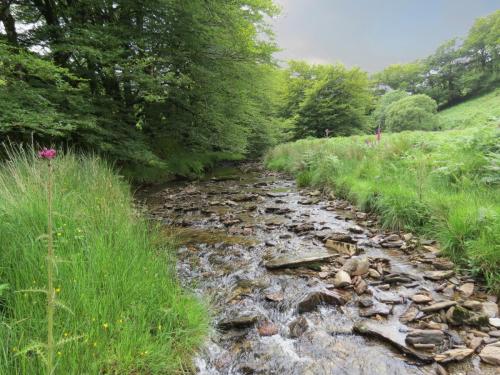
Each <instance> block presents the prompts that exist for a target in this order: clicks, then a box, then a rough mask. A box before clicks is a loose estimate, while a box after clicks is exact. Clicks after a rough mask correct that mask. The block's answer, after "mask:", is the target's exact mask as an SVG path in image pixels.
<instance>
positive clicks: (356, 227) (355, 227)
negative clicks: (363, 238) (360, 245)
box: [347, 225, 364, 234]
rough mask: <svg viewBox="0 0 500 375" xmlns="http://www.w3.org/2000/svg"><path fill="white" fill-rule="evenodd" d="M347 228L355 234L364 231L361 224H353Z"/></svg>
mask: <svg viewBox="0 0 500 375" xmlns="http://www.w3.org/2000/svg"><path fill="white" fill-rule="evenodd" d="M347 230H348V231H349V232H351V233H355V234H361V233H363V232H364V230H363V228H361V227H360V226H359V225H351V226H350V227H349V228H347Z"/></svg>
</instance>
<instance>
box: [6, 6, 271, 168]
mask: <svg viewBox="0 0 500 375" xmlns="http://www.w3.org/2000/svg"><path fill="white" fill-rule="evenodd" d="M276 10H277V9H276V7H275V6H274V5H273V3H272V0H236V1H231V2H227V1H222V0H207V1H203V2H201V1H197V0H144V1H132V0H116V1H113V2H109V1H104V2H103V1H98V0H88V1H85V2H73V1H72V2H70V1H63V0H53V1H41V0H26V1H17V0H3V1H2V2H0V21H1V22H2V23H3V25H4V28H3V29H4V30H5V32H4V36H3V37H2V35H1V34H0V39H4V40H5V42H6V43H7V44H8V45H9V46H10V47H11V48H14V47H15V48H19V49H18V51H19V52H21V56H28V55H29V56H30V58H31V60H30V61H37V62H39V63H40V64H42V62H43V63H44V64H46V66H47V67H48V66H51V69H55V70H56V71H57V70H58V69H62V70H60V71H58V72H59V74H58V75H56V76H55V77H58V79H57V80H55V79H54V80H44V81H41V80H36V82H35V81H34V80H33V77H30V79H29V80H26V79H25V77H21V78H19V77H18V76H16V74H15V73H11V74H9V75H8V76H7V78H8V80H7V85H9V86H15V85H24V89H23V90H25V91H26V92H25V94H26V95H31V96H33V98H37V100H42V101H43V100H45V101H48V103H49V107H50V108H53V110H54V111H56V112H57V113H58V114H61V113H64V114H65V115H66V118H65V122H64V124H66V125H67V128H68V129H67V131H66V132H65V133H64V134H63V133H61V132H58V131H57V130H58V127H60V122H59V121H58V120H57V119H56V118H55V117H54V116H52V118H47V119H46V120H45V121H44V124H45V125H44V126H45V127H48V128H50V129H49V130H50V131H44V130H43V129H42V128H37V127H36V126H31V125H29V123H28V121H27V117H29V116H28V115H27V114H25V116H24V117H25V118H23V117H20V116H19V114H16V113H14V112H12V113H11V115H10V117H11V118H10V120H8V121H10V122H8V123H10V124H11V125H8V127H6V125H3V126H4V128H3V131H4V132H5V133H6V134H7V135H9V137H10V138H12V139H14V140H21V139H20V138H19V133H20V131H19V129H24V130H22V131H21V133H28V132H29V133H33V135H34V138H35V139H38V138H42V136H47V137H49V138H50V137H53V136H56V135H58V136H60V137H61V138H62V139H64V140H68V141H71V143H73V144H75V145H76V146H82V147H92V148H93V149H97V150H100V151H103V152H105V153H106V154H108V155H110V156H112V157H113V158H114V159H116V160H118V161H119V162H120V164H130V163H141V164H149V165H153V166H163V167H169V166H170V167H171V166H174V165H175V166H177V165H178V163H177V160H175V161H174V160H173V159H182V158H184V157H186V158H187V157H189V158H190V159H191V160H195V159H198V160H200V161H201V162H202V161H203V160H206V157H207V155H212V156H213V155H217V154H218V155H221V157H225V156H226V155H228V154H233V155H236V154H238V155H245V154H246V153H248V152H250V151H254V150H256V149H257V148H259V147H260V146H259V147H256V146H255V145H252V144H251V143H252V142H253V140H255V141H256V138H255V137H252V134H256V133H262V132H263V131H264V130H265V129H267V128H268V127H269V126H270V125H269V123H271V122H272V118H271V117H272V116H273V113H274V112H273V110H271V108H270V106H269V103H274V102H273V100H271V99H269V100H268V98H269V96H270V95H272V93H269V86H268V85H267V84H266V80H269V77H270V76H272V75H273V74H274V73H273V72H272V69H271V66H272V59H271V56H272V53H273V52H274V51H275V50H276V47H275V45H274V42H273V40H272V36H271V35H270V31H269V28H268V26H267V24H266V17H269V16H272V15H274V14H275V13H276ZM21 23H22V24H24V25H28V26H29V27H25V26H24V27H22V28H21V27H17V26H18V25H19V24H21ZM265 35H269V36H270V38H263V37H262V36H265ZM17 46H19V47H17ZM29 50H31V51H36V52H31V53H30V54H28V51H29ZM10 51H11V52H9V53H10V55H11V56H12V55H13V54H16V53H17V52H15V51H14V50H12V49H11V50H10ZM11 58H14V57H11ZM25 64H27V66H25ZM29 64H30V62H28V61H27V60H23V61H21V62H20V65H19V66H18V67H15V68H10V69H11V70H12V69H17V70H19V71H24V70H28V71H30V72H31V68H30V66H29ZM9 66H11V67H12V66H13V65H9ZM62 72H63V73H62ZM30 74H31V75H33V73H30ZM56 81H57V82H56ZM54 87H57V89H56V90H52V89H53V88H54ZM61 87H64V90H62V89H61ZM21 91H22V90H21ZM67 92H71V93H72V96H70V97H72V98H73V100H74V102H75V103H76V102H78V101H79V102H80V104H78V105H76V107H77V108H74V109H72V108H70V106H69V105H66V106H64V105H61V103H65V101H67V99H68V96H67ZM21 94H23V93H21ZM21 94H20V95H21ZM0 95H2V94H1V93H0ZM23 95H24V94H23ZM8 100H9V98H8V97H7V94H6V93H4V94H3V95H2V96H1V97H0V101H4V103H7V102H8ZM33 100H35V99H33ZM20 103H21V102H20ZM23 108H24V110H25V111H26V112H30V116H31V117H33V118H36V117H37V114H39V113H40V114H41V115H42V117H43V116H44V115H48V114H49V113H51V110H48V111H46V112H45V113H44V111H41V107H40V106H26V105H23ZM73 111H74V115H75V116H74V117H72V116H73ZM266 111H268V112H266ZM265 112H266V114H267V115H268V116H267V119H268V120H267V121H261V120H262V119H263V118H264V117H265V116H264V113H265ZM80 116H81V117H82V118H85V119H86V121H87V122H86V123H85V124H83V123H79V121H81V118H80ZM256 118H258V121H256ZM14 122H15V123H16V129H17V130H16V131H13V130H12V129H13V126H12V124H13V123H14ZM52 128H53V129H52ZM84 128H86V129H88V130H89V131H88V132H86V131H83V130H84ZM269 134H272V132H269ZM260 148H261V147H260ZM190 163H191V162H190ZM202 163H203V162H202ZM193 165H199V163H198V162H196V161H194V162H193ZM174 169H175V168H174ZM188 169H189V168H188ZM173 172H177V171H175V170H173Z"/></svg>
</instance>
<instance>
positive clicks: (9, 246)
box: [0, 151, 208, 374]
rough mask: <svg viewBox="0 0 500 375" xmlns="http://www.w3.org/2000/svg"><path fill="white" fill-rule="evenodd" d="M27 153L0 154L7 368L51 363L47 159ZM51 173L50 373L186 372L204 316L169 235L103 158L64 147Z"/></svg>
mask: <svg viewBox="0 0 500 375" xmlns="http://www.w3.org/2000/svg"><path fill="white" fill-rule="evenodd" d="M32 154H33V153H32V152H29V151H28V152H17V153H15V154H14V155H11V159H10V160H9V161H7V162H5V163H4V164H2V165H0V238H1V248H2V251H1V252H0V285H3V286H0V373H1V374H42V373H44V371H43V369H44V368H45V364H44V359H43V358H44V356H45V354H46V347H45V344H44V343H46V337H47V319H46V306H47V301H46V300H47V298H46V294H45V293H44V292H43V290H46V286H47V276H46V274H47V272H46V261H45V260H46V253H47V250H46V249H47V246H46V238H45V237H44V236H43V234H44V233H46V225H47V198H46V190H45V186H46V183H47V164H46V163H44V162H43V161H42V160H37V159H36V158H35V157H34V156H32ZM54 173H55V176H54V181H55V192H54V214H53V221H54V245H55V255H56V258H57V262H56V274H55V288H56V292H57V293H56V295H57V300H58V301H59V302H60V304H59V305H58V308H57V309H56V313H55V325H54V336H55V342H56V343H58V345H57V347H56V369H55V373H56V374H138V373H141V374H176V373H184V371H187V369H188V368H189V366H190V359H191V356H192V354H193V352H194V351H195V350H196V349H197V348H198V347H199V345H200V343H201V342H202V340H203V338H204V336H205V334H206V333H207V330H208V317H207V311H206V308H205V304H204V303H202V302H200V301H199V300H198V299H197V298H195V297H194V296H193V295H191V294H189V293H187V292H186V291H185V290H183V288H182V287H181V286H180V285H179V282H178V281H177V280H176V277H175V266H174V265H175V260H174V259H173V257H172V250H173V248H172V245H171V244H169V242H168V241H165V239H164V236H162V235H161V233H160V231H159V230H158V228H150V227H148V224H147V223H146V221H145V220H144V219H143V218H142V216H141V214H140V213H139V212H137V210H135V209H134V208H133V206H132V197H131V194H130V192H129V187H128V185H127V184H126V183H125V182H124V181H122V180H121V179H120V178H119V177H118V176H117V175H116V174H115V173H114V172H113V170H112V169H111V168H110V167H109V166H107V165H106V164H105V163H104V162H102V161H101V160H99V159H98V158H96V157H92V156H76V155H73V154H67V155H64V156H61V157H58V158H56V159H55V160H54ZM5 284H7V285H8V287H7V288H6V287H5ZM40 291H41V292H40Z"/></svg>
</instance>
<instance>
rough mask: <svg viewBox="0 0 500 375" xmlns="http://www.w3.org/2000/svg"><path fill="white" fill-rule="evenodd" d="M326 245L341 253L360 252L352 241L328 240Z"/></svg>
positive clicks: (354, 253) (350, 254)
mask: <svg viewBox="0 0 500 375" xmlns="http://www.w3.org/2000/svg"><path fill="white" fill-rule="evenodd" d="M325 247H326V248H327V249H330V250H334V251H337V252H339V253H340V254H345V255H349V256H353V255H356V254H357V253H358V247H357V246H356V245H354V244H352V243H348V242H341V241H335V240H327V241H326V242H325Z"/></svg>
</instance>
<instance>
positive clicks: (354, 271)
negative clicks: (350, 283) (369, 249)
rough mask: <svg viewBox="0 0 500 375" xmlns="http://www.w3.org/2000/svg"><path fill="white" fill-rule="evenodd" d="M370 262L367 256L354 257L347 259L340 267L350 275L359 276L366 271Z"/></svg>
mask: <svg viewBox="0 0 500 375" xmlns="http://www.w3.org/2000/svg"><path fill="white" fill-rule="evenodd" d="M369 267H370V262H369V261H368V258H367V257H355V258H351V259H348V260H347V261H346V262H345V263H344V265H343V266H342V269H343V270H344V271H346V272H347V273H348V274H349V275H351V276H361V275H364V274H366V273H368V270H369Z"/></svg>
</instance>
